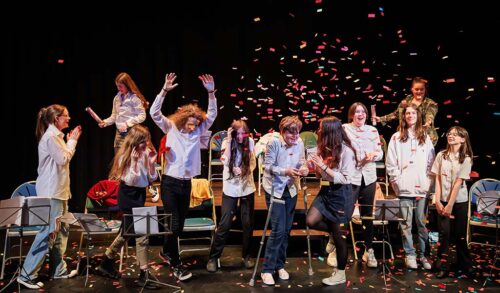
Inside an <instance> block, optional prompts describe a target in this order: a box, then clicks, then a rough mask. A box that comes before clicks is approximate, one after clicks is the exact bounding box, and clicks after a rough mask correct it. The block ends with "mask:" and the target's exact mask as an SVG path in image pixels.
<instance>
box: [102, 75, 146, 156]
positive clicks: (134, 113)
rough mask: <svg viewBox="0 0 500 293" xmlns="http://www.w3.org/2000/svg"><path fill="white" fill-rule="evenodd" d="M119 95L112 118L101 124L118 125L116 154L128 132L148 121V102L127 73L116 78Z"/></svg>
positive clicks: (104, 125) (105, 125)
mask: <svg viewBox="0 0 500 293" xmlns="http://www.w3.org/2000/svg"><path fill="white" fill-rule="evenodd" d="M115 84H116V88H117V89H118V93H117V94H116V96H115V97H114V99H113V109H112V112H111V116H109V117H108V118H106V119H104V120H103V121H102V122H101V123H99V127H101V128H103V127H107V126H110V125H113V124H115V125H116V135H115V142H114V148H115V154H116V153H117V152H118V150H119V149H120V146H121V144H122V143H123V140H124V139H125V136H127V133H128V130H129V129H130V128H131V127H132V126H134V125H137V124H140V123H142V122H144V120H146V109H147V108H148V102H147V101H146V99H145V98H144V96H143V95H142V93H141V92H140V91H139V88H138V87H137V85H136V84H135V82H134V80H133V79H132V78H131V77H130V75H129V74H128V73H126V72H122V73H120V74H118V75H117V76H116V78H115Z"/></svg>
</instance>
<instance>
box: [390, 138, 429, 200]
mask: <svg viewBox="0 0 500 293" xmlns="http://www.w3.org/2000/svg"><path fill="white" fill-rule="evenodd" d="M399 137H400V134H399V131H398V132H396V133H394V134H393V135H392V137H391V141H390V142H389V147H388V149H387V163H386V168H387V173H388V174H389V176H390V180H391V183H392V186H393V188H394V191H395V192H396V195H398V196H403V197H423V196H425V195H426V194H427V192H428V191H429V186H430V176H431V172H430V170H431V167H432V163H433V162H434V146H433V145H432V141H431V139H430V138H429V136H428V135H426V138H425V143H424V144H422V145H419V144H418V139H417V138H416V137H415V135H414V134H413V133H412V132H411V131H410V133H409V137H408V139H407V140H406V142H402V141H401V140H400V139H399Z"/></svg>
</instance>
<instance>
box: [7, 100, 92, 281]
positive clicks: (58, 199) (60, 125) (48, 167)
mask: <svg viewBox="0 0 500 293" xmlns="http://www.w3.org/2000/svg"><path fill="white" fill-rule="evenodd" d="M70 119H71V117H70V116H69V112H68V109H67V108H66V107H65V106H63V105H57V104H54V105H51V106H48V107H46V108H42V109H40V111H39V112H38V116H37V125H36V137H37V140H38V177H37V179H36V194H37V196H40V197H50V218H49V225H48V226H42V228H41V229H40V231H39V232H38V233H37V234H36V236H35V239H34V240H33V243H32V244H31V248H30V250H29V252H28V254H27V255H26V259H25V261H24V263H23V268H22V269H21V273H20V275H19V277H18V278H17V281H18V282H19V283H20V284H22V285H23V286H25V287H27V288H29V289H41V288H42V287H43V286H44V284H43V283H42V282H39V281H37V278H38V271H39V270H40V269H41V268H42V265H43V263H44V260H45V255H46V254H47V253H48V252H50V268H49V276H50V277H51V278H54V279H61V278H72V277H74V276H76V275H77V273H78V272H77V271H76V270H72V271H69V270H68V267H67V264H66V261H65V260H64V254H65V252H66V245H67V243H68V235H69V227H68V224H66V223H62V222H60V221H58V220H56V219H60V218H61V217H62V216H64V215H65V214H66V213H68V200H69V199H70V198H71V191H70V177H69V163H70V162H71V159H72V158H73V156H74V154H75V149H76V145H77V142H78V139H79V138H80V135H81V133H82V130H81V127H80V126H77V127H75V128H74V129H73V130H71V131H70V132H69V133H68V134H67V135H66V141H64V134H63V132H62V130H63V129H66V128H68V127H69V121H70Z"/></svg>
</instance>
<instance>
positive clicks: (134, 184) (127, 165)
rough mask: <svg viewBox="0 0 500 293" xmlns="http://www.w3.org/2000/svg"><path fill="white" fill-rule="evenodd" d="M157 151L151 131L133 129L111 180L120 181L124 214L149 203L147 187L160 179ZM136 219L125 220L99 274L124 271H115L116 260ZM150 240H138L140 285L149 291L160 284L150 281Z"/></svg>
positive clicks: (115, 274)
mask: <svg viewBox="0 0 500 293" xmlns="http://www.w3.org/2000/svg"><path fill="white" fill-rule="evenodd" d="M156 156H157V152H156V150H155V149H154V147H153V145H152V143H151V135H150V133H149V130H148V129H147V128H146V127H145V126H142V125H135V126H133V127H132V128H131V129H130V131H129V134H128V135H127V137H125V140H124V141H123V144H122V145H121V147H120V150H119V151H118V153H116V155H115V158H114V160H113V165H112V167H111V171H110V174H109V177H110V178H119V179H120V186H119V187H118V206H119V207H120V210H121V211H122V212H123V213H124V214H132V209H133V208H136V207H143V206H144V204H145V202H146V188H147V187H148V185H149V184H150V183H151V182H153V181H154V180H156V178H157V177H158V175H157V173H156V169H155V163H156ZM133 223H134V219H133V218H132V217H125V219H124V221H123V222H122V227H121V230H122V231H121V233H119V234H118V235H117V236H116V238H115V240H114V241H113V243H112V244H111V245H110V246H109V247H108V248H107V249H106V251H105V253H104V258H103V260H102V261H101V263H100V265H99V266H98V267H97V272H98V273H99V274H101V275H103V276H105V277H108V278H112V279H118V278H120V277H121V274H120V272H118V271H117V270H116V269H115V268H114V263H115V259H116V257H117V255H118V253H119V252H120V250H121V248H122V247H123V245H126V243H127V242H128V239H129V237H126V236H123V234H124V233H134V230H133ZM148 241H149V239H148V238H147V236H142V237H139V238H137V239H136V254H137V265H138V266H139V269H140V274H139V279H138V281H137V282H136V285H137V286H139V287H143V286H144V285H145V288H146V289H158V288H159V287H158V285H156V284H154V283H151V282H147V274H149V272H148V258H147V253H148V252H147V251H146V248H147V247H148Z"/></svg>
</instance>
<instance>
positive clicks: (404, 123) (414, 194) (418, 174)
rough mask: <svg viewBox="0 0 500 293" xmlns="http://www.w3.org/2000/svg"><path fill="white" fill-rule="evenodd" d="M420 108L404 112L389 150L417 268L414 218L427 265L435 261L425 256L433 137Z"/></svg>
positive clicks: (406, 242) (408, 248)
mask: <svg viewBox="0 0 500 293" xmlns="http://www.w3.org/2000/svg"><path fill="white" fill-rule="evenodd" d="M421 117H422V116H421V113H420V110H419V109H418V108H417V107H416V106H415V105H413V104H412V105H410V106H408V107H406V108H405V109H404V110H403V112H402V113H401V117H400V122H399V126H398V132H396V133H394V134H393V135H392V137H391V140H390V142H389V147H388V150H387V173H388V174H389V176H390V180H391V183H392V186H393V188H394V191H395V192H396V195H397V196H398V197H399V199H400V206H401V213H402V217H403V219H404V220H403V221H402V222H401V223H400V224H399V225H400V229H401V234H402V237H403V248H404V250H405V253H406V261H405V263H406V267H407V268H409V269H416V268H417V259H416V253H415V248H414V247H413V239H412V234H411V229H412V220H413V216H414V215H415V222H416V223H417V228H418V246H419V248H420V251H419V257H420V262H421V263H422V266H423V267H424V269H427V270H430V269H431V264H430V263H429V262H428V261H427V259H426V258H425V256H424V254H425V243H426V241H428V238H429V234H428V232H427V229H426V227H425V222H424V220H425V207H426V199H427V193H428V191H429V186H430V183H431V177H430V175H431V173H430V169H431V166H432V163H433V161H434V147H433V145H432V141H431V139H430V137H429V135H427V133H426V132H425V130H424V128H423V126H422V118H421Z"/></svg>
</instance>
